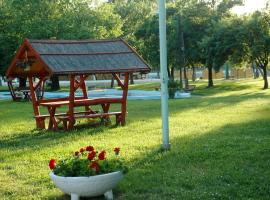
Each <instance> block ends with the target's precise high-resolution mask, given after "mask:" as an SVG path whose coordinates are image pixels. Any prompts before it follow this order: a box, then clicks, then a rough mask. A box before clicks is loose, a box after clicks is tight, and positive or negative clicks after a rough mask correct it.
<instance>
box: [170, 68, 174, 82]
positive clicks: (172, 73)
mask: <svg viewBox="0 0 270 200" xmlns="http://www.w3.org/2000/svg"><path fill="white" fill-rule="evenodd" d="M170 78H171V80H174V67H172V68H171V77H170Z"/></svg>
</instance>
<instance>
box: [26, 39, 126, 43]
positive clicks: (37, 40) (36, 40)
mask: <svg viewBox="0 0 270 200" xmlns="http://www.w3.org/2000/svg"><path fill="white" fill-rule="evenodd" d="M28 41H29V42H30V43H41V44H78V43H99V42H101V43H102V42H118V41H122V39H120V38H113V39H99V40H50V39H40V40H39V39H28Z"/></svg>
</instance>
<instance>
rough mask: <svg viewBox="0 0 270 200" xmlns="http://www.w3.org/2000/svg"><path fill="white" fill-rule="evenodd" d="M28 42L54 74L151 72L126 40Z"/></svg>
mask: <svg viewBox="0 0 270 200" xmlns="http://www.w3.org/2000/svg"><path fill="white" fill-rule="evenodd" d="M26 44H27V45H30V49H32V50H33V51H34V52H35V55H37V57H39V59H41V60H42V63H43V64H44V65H46V69H47V70H48V71H49V73H50V74H55V75H65V74H81V73H84V74H94V73H122V72H141V73H148V72H149V71H150V67H149V66H148V64H147V63H146V62H145V61H144V60H143V59H142V58H141V57H140V56H139V55H138V54H137V52H136V51H135V50H134V49H133V48H131V47H130V46H129V45H128V44H127V43H126V42H125V41H124V40H122V39H113V40H26ZM28 48H29V47H28ZM15 59H16V58H15ZM13 64H14V63H13ZM11 65H12V64H11ZM10 68H12V66H10ZM10 71H11V70H8V71H7V75H8V73H10Z"/></svg>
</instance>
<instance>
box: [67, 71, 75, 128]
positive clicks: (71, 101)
mask: <svg viewBox="0 0 270 200" xmlns="http://www.w3.org/2000/svg"><path fill="white" fill-rule="evenodd" d="M69 77H70V78H69V79H70V90H69V111H68V116H69V123H68V129H72V128H73V127H74V124H75V118H74V100H75V94H74V92H75V85H74V84H75V75H73V74H72V75H70V76H69Z"/></svg>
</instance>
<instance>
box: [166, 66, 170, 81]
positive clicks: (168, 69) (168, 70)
mask: <svg viewBox="0 0 270 200" xmlns="http://www.w3.org/2000/svg"><path fill="white" fill-rule="evenodd" d="M167 72H168V77H169V79H170V78H171V73H170V68H169V66H167Z"/></svg>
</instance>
